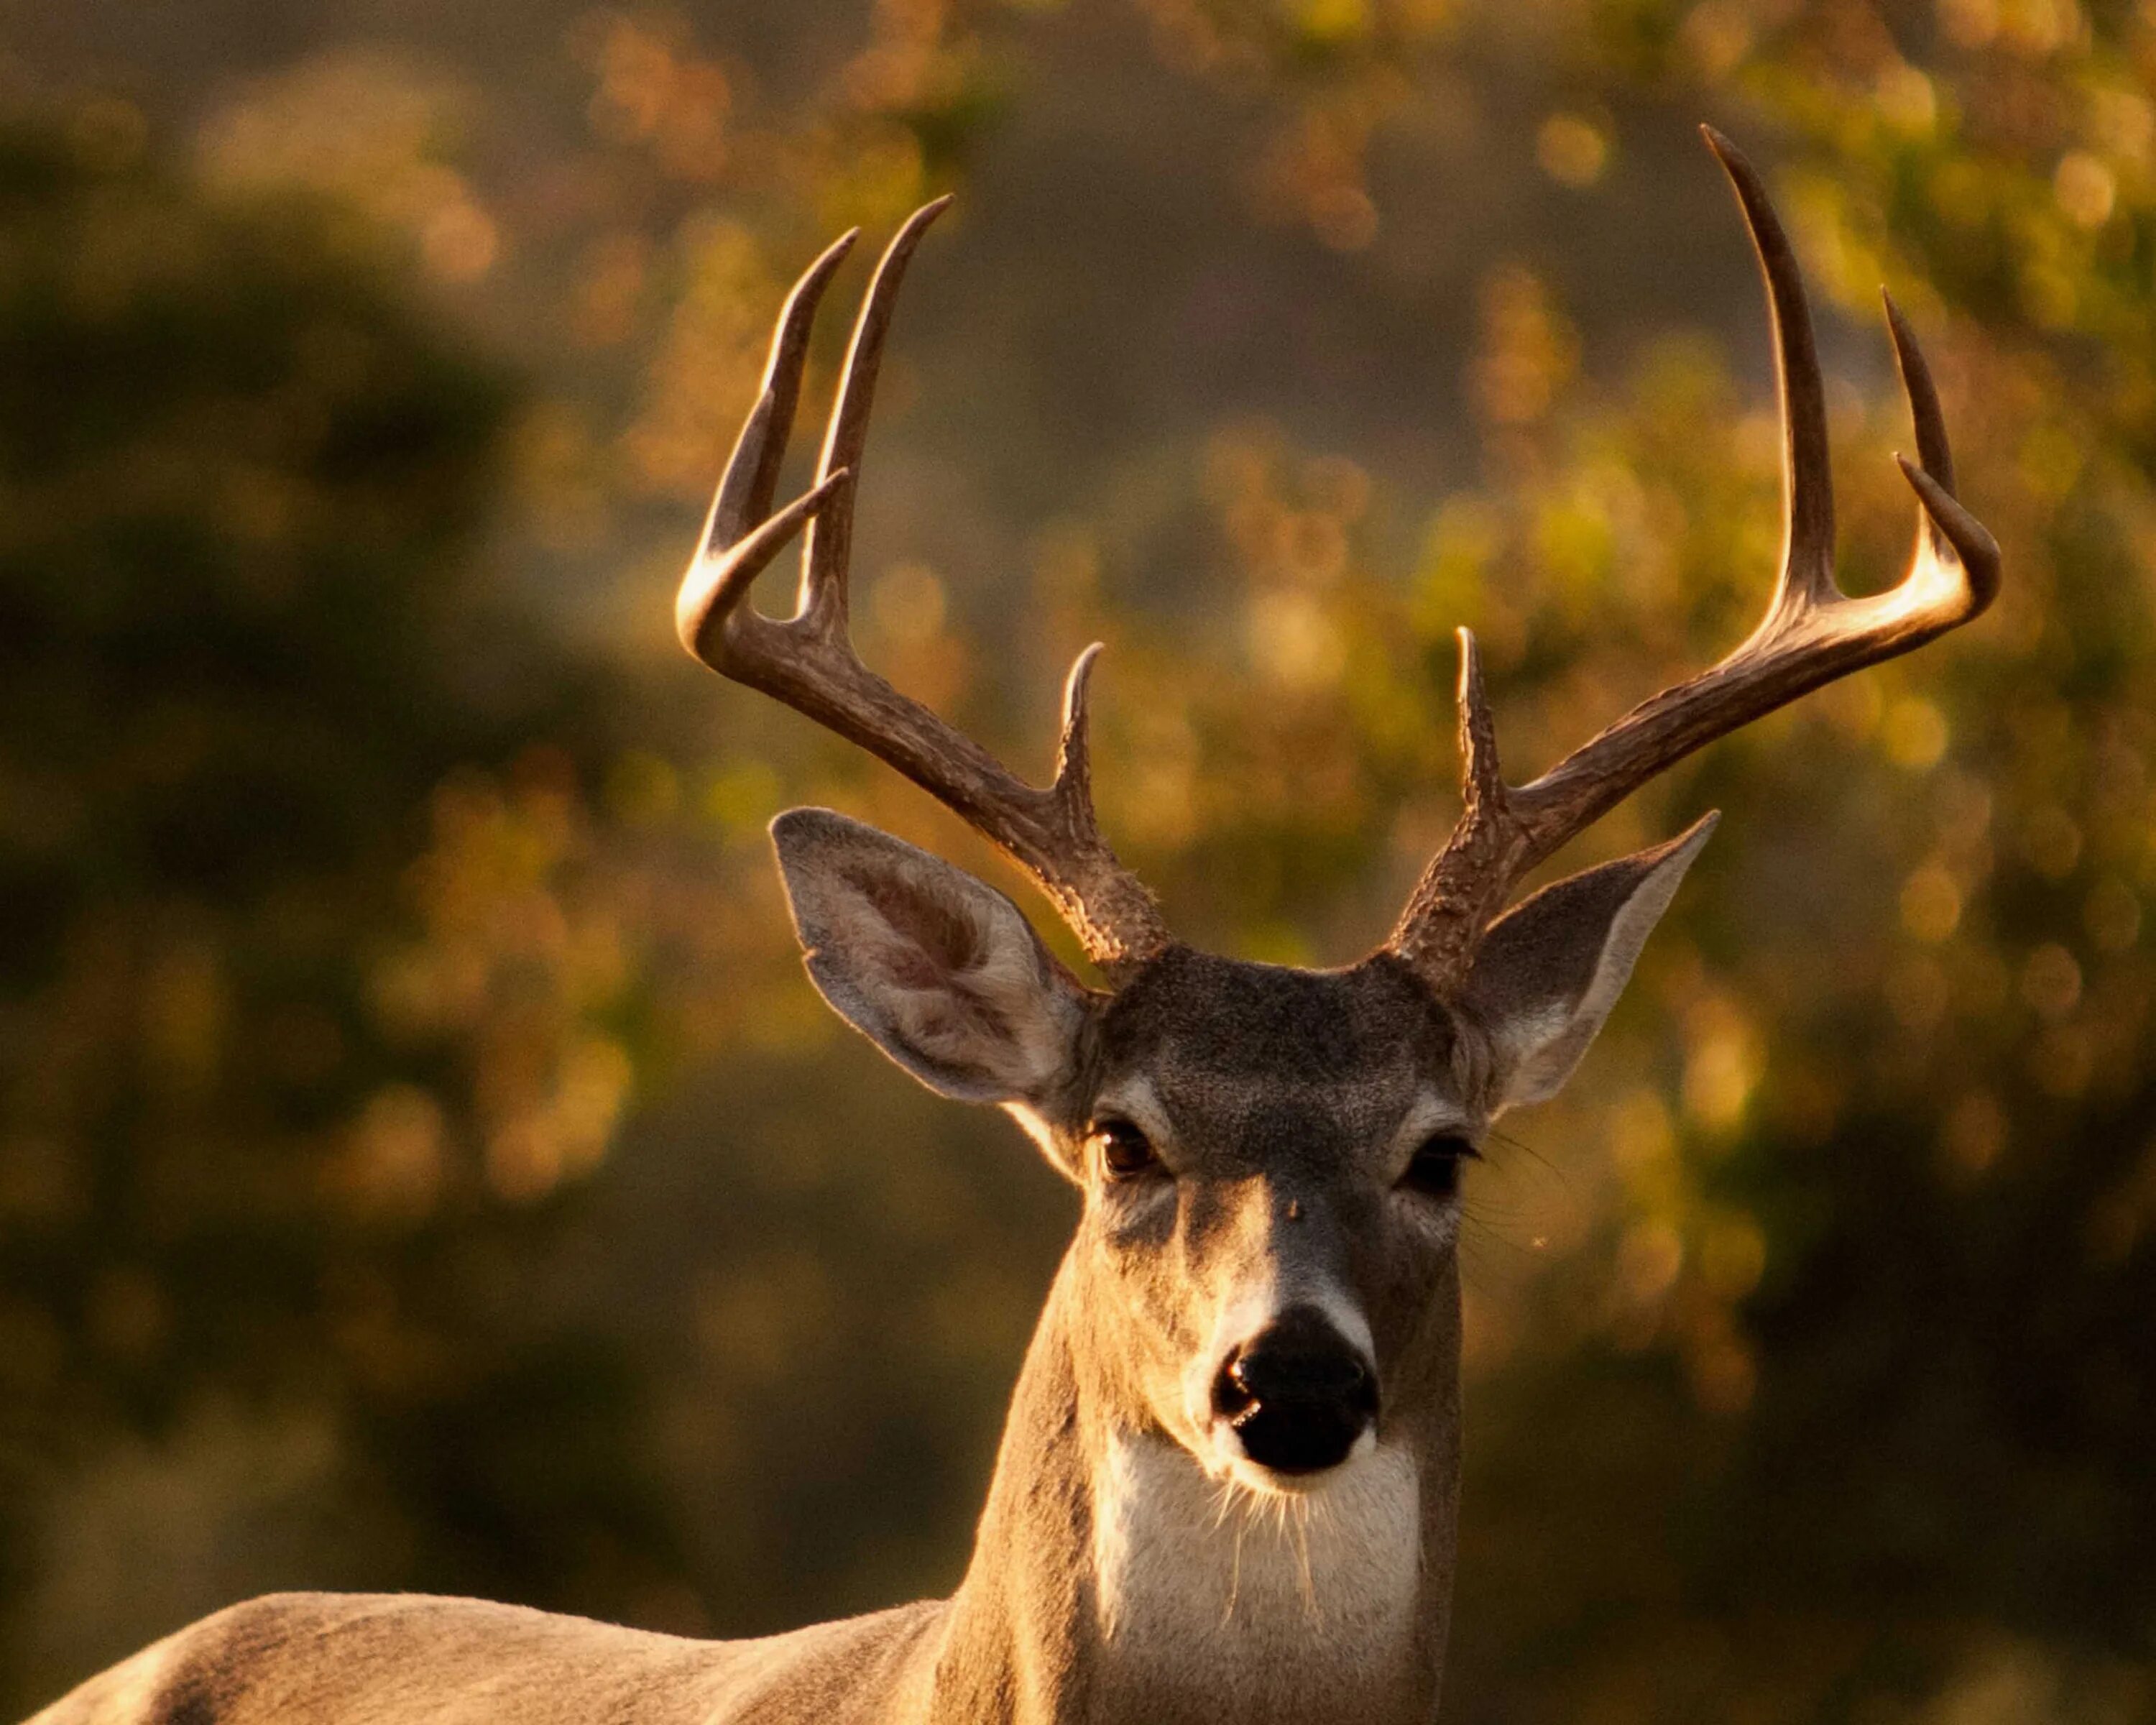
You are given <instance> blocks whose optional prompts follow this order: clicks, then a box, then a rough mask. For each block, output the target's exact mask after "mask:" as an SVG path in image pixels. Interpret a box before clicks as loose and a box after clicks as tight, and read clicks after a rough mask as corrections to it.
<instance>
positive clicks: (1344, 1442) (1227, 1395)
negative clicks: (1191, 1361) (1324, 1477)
mask: <svg viewBox="0 0 2156 1725" xmlns="http://www.w3.org/2000/svg"><path fill="white" fill-rule="evenodd" d="M1213 1411H1214V1414H1217V1415H1218V1416H1219V1418H1220V1419H1221V1420H1224V1421H1225V1422H1226V1423H1227V1425H1229V1428H1230V1429H1231V1430H1233V1431H1234V1432H1235V1436H1236V1438H1237V1439H1238V1440H1240V1443H1241V1445H1242V1448H1243V1453H1244V1454H1245V1455H1247V1456H1248V1457H1249V1458H1250V1460H1251V1461H1254V1462H1255V1463H1256V1464H1257V1465H1258V1466H1260V1467H1262V1468H1265V1469H1266V1470H1267V1471H1270V1472H1272V1473H1277V1474H1288V1475H1298V1474H1313V1473H1322V1472H1323V1471H1325V1470H1326V1469H1327V1468H1332V1467H1337V1466H1339V1465H1340V1464H1341V1463H1342V1462H1343V1461H1346V1460H1347V1457H1348V1455H1350V1454H1351V1453H1353V1450H1354V1448H1355V1445H1356V1444H1357V1442H1358V1440H1360V1439H1361V1438H1362V1436H1363V1433H1364V1432H1366V1431H1368V1430H1370V1429H1371V1428H1372V1427H1373V1426H1374V1425H1376V1423H1377V1419H1378V1374H1377V1371H1376V1369H1375V1368H1374V1367H1373V1365H1372V1364H1371V1363H1370V1361H1369V1360H1368V1358H1367V1357H1366V1356H1365V1355H1364V1353H1363V1350H1362V1349H1360V1348H1358V1347H1356V1346H1355V1345H1354V1343H1352V1342H1350V1341H1349V1340H1348V1339H1347V1337H1344V1336H1342V1334H1341V1333H1340V1332H1339V1331H1338V1330H1337V1329H1336V1328H1335V1327H1333V1325H1332V1322H1331V1321H1330V1320H1329V1319H1328V1318H1327V1317H1326V1316H1325V1314H1324V1313H1323V1312H1321V1311H1319V1310H1318V1309H1317V1307H1312V1306H1295V1307H1289V1308H1288V1309H1287V1310H1286V1311H1285V1312H1281V1314H1280V1316H1279V1317H1276V1318H1275V1319H1274V1320H1273V1321H1272V1322H1270V1323H1269V1324H1268V1325H1266V1326H1265V1328H1264V1329H1262V1330H1260V1331H1259V1332H1258V1333H1257V1334H1256V1335H1255V1336H1253V1337H1250V1340H1249V1341H1248V1342H1246V1343H1243V1344H1242V1345H1241V1346H1240V1347H1239V1348H1235V1350H1234V1352H1232V1353H1230V1354H1229V1356H1228V1358H1227V1360H1226V1361H1225V1363H1223V1365H1222V1366H1221V1368H1220V1370H1219V1374H1218V1375H1217V1376H1216V1377H1215V1378H1214V1383H1213Z"/></svg>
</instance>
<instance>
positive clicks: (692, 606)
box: [674, 198, 1168, 978]
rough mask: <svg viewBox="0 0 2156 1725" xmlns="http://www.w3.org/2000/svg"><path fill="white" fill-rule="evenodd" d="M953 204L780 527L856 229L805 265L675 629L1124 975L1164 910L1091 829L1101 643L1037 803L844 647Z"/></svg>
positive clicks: (914, 236) (876, 325)
mask: <svg viewBox="0 0 2156 1725" xmlns="http://www.w3.org/2000/svg"><path fill="white" fill-rule="evenodd" d="M949 202H950V199H949V198H938V199H937V201H936V202H935V203H931V204H928V205H927V206H925V207H924V208H921V209H918V210H916V211H915V212H914V213H913V214H912V216H911V218H908V220H907V221H906V225H905V226H904V227H902V228H900V229H899V230H898V233H897V234H896V237H895V238H894V239H892V240H891V244H890V246H889V248H888V249H886V250H885V253H884V254H883V259H882V261H881V262H880V263H879V264H877V265H876V272H875V280H873V281H871V282H870V285H869V291H868V297H867V298H866V300H864V301H863V302H862V305H861V311H860V319H859V321H857V322H856V323H855V326H854V336H853V341H852V345H851V346H850V347H849V348H848V350H847V353H846V366H845V372H844V376H843V377H842V378H841V380H840V382H839V393H838V399H837V401H836V403H834V406H833V408H832V409H831V418H830V423H829V428H828V429H827V430H826V431H825V434H824V452H823V456H822V459H820V460H819V463H818V464H817V469H816V480H815V483H814V485H813V486H812V487H811V488H810V489H809V490H808V491H806V492H804V493H803V495H800V496H798V497H797V498H795V499H794V500H793V502H791V503H789V504H788V505H787V506H785V507H784V508H783V509H782V510H779V511H778V512H777V513H775V514H774V513H773V511H772V499H773V494H774V492H775V491H776V490H777V489H778V470H779V465H780V464H781V463H782V462H783V460H784V459H785V455H786V443H787V438H788V434H790V432H791V431H792V429H793V410H794V408H795V406H796V404H797V403H798V401H799V399H800V395H801V374H802V372H803V368H804V367H805V366H806V364H807V362H808V331H809V326H810V325H811V324H812V323H813V322H814V319H815V316H816V306H817V303H818V301H819V300H821V299H822V298H823V296H824V289H825V287H826V286H828V285H829V282H830V280H831V276H832V275H833V274H834V272H835V271H836V270H837V269H838V267H839V263H840V261H841V260H842V259H844V257H845V255H846V254H847V253H848V252H849V251H850V250H851V249H853V244H854V241H855V239H856V238H857V237H858V230H856V231H855V233H850V234H846V235H844V237H843V238H841V239H839V241H838V242H837V243H836V244H834V245H833V246H832V247H831V248H830V249H829V250H828V251H826V252H825V253H824V254H823V256H821V257H820V258H819V259H816V261H815V262H814V264H810V265H809V266H808V270H807V272H806V273H805V274H804V275H803V276H802V278H801V280H800V281H799V282H798V283H797V284H796V285H795V286H794V289H793V293H792V294H790V295H788V297H787V300H786V305H785V307H784V309H783V310H782V311H780V313H779V316H778V328H777V330H776V331H774V332H773V336H772V341H771V357H770V359H769V361H768V362H767V363H766V365H765V367H764V374H763V393H762V396H761V397H760V398H759V399H758V400H757V403H756V406H755V407H754V408H752V409H751V410H750V413H749V416H748V419H747V423H746V424H744V425H743V426H742V434H741V439H740V441H739V442H738V443H737V444H735V445H734V452H733V454H732V457H731V459H729V460H728V461H727V463H726V475H725V476H724V477H723V478H722V479H721V480H720V481H719V489H718V495H716V497H715V498H714V499H713V500H712V503H711V516H710V518H709V519H708V520H707V521H706V523H705V526H704V536H703V542H702V544H701V547H699V549H698V551H697V552H696V557H695V558H694V559H693V560H691V562H690V565H689V570H688V573H687V574H686V575H685V576H684V577H683V578H682V581H681V591H680V596H679V597H678V598H676V600H675V607H674V621H675V628H676V629H677V630H678V631H679V632H680V637H681V644H682V645H683V646H685V647H686V648H687V649H689V651H690V653H692V654H694V655H696V657H697V658H698V659H700V660H702V661H703V662H704V663H705V664H706V665H709V666H711V669H712V670H716V671H718V672H720V673H721V675H726V676H729V677H731V678H732V679H734V680H736V681H737V682H741V683H746V684H747V685H749V686H750V687H751V688H752V689H758V690H761V691H762V692H763V693H765V694H766V695H769V696H774V697H775V698H777V699H778V700H779V701H783V702H785V703H786V705H787V706H791V707H793V708H795V709H797V710H798V711H801V712H803V713H805V714H806V715H808V717H810V718H812V719H814V720H815V721H817V722H818V723H819V724H821V725H824V726H828V727H829V728H830V729H831V730H833V731H835V732H838V733H839V735H840V736H841V737H845V738H846V739H848V740H849V741H850V742H855V743H858V744H860V747H863V748H865V749H866V750H868V751H869V752H870V753H871V754H873V755H875V756H877V757H880V759H882V760H884V761H886V762H889V763H890V764H891V766H893V767H896V768H897V769H898V770H899V771H900V772H901V773H904V774H905V775H906V777H907V778H910V779H911V780H912V781H913V782H914V783H916V784H917V785H919V786H920V787H921V788H922V789H923V790H925V791H927V793H929V794H930V795H931V796H933V797H935V798H937V800H939V801H940V802H942V803H944V804H945V805H947V807H948V808H950V809H952V810H953V811H954V812H956V813H957V814H960V815H962V816H963V817H964V819H966V820H967V821H968V823H969V824H972V825H973V827H974V828H975V829H977V830H978V831H979V832H980V833H982V834H984V835H985V836H986V837H988V839H992V840H993V841H994V842H995V843H996V844H997V845H999V846H1001V847H1002V849H1003V850H1004V851H1005V852H1006V853H1008V854H1009V855H1010V857H1011V858H1012V859H1013V860H1014V861H1016V862H1017V863H1018V864H1019V866H1020V867H1022V868H1024V870H1026V871H1027V872H1028V873H1029V874H1030V875H1032V876H1033V877H1034V880H1036V881H1038V882H1039V885H1040V887H1041V890H1042V891H1045V893H1046V894H1047V895H1048V896H1049V898H1050V900H1051V901H1053V902H1054V904H1055V907H1056V909H1057V910H1058V911H1060V913H1061V914H1062V916H1063V917H1064V919H1065V921H1066V922H1069V923H1070V927H1072V929H1073V930H1075V932H1076V933H1077V936H1078V938H1079V940H1080V941H1081V942H1082V943H1083V944H1084V946H1085V948H1086V953H1087V955H1088V956H1089V957H1091V958H1092V960H1093V961H1094V963H1096V964H1098V965H1100V966H1101V968H1102V969H1103V970H1105V971H1106V972H1107V973H1109V974H1110V976H1111V977H1115V978H1120V977H1122V976H1123V975H1126V974H1127V973H1129V972H1130V971H1132V969H1135V968H1137V966H1138V965H1139V964H1141V963H1143V962H1144V961H1145V960H1146V959H1147V958H1149V957H1152V955H1153V954H1155V953H1156V952H1159V951H1160V950H1161V949H1162V948H1163V947H1165V946H1166V945H1167V944H1168V931H1167V928H1166V927H1165V925H1164V924H1163V922H1162V920H1161V915H1160V908H1159V906H1158V904H1157V903H1156V902H1155V901H1154V899H1153V896H1152V894H1151V893H1150V892H1148V891H1147V890H1146V888H1145V887H1144V886H1143V885H1142V883H1141V882H1140V881H1139V880H1137V877H1136V876H1135V875H1132V874H1131V873H1130V871H1129V870H1127V869H1125V868H1124V867H1123V866H1122V864H1120V863H1118V862H1117V861H1116V856H1115V853H1114V852H1113V851H1111V850H1109V848H1108V845H1107V842H1106V840H1105V839H1102V838H1101V830H1100V827H1099V825H1098V824H1097V822H1096V819H1095V818H1094V814H1093V794H1092V778H1091V762H1090V757H1089V754H1088V752H1087V747H1086V714H1087V702H1086V689H1087V684H1088V682H1089V680H1090V679H1091V675H1092V670H1093V661H1094V660H1095V658H1096V656H1097V655H1099V653H1100V651H1101V648H1100V644H1098V643H1097V642H1096V643H1095V644H1093V645H1092V646H1091V647H1088V648H1087V649H1086V650H1085V651H1084V652H1083V653H1081V654H1080V655H1078V660H1077V663H1076V664H1075V665H1072V666H1071V668H1070V680H1069V681H1068V682H1067V683H1066V684H1065V687H1064V693H1063V735H1062V742H1061V745H1060V748H1059V749H1058V751H1057V754H1056V762H1055V781H1054V783H1051V784H1050V786H1049V787H1048V788H1046V789H1045V790H1043V789H1039V788H1035V787H1034V786H1032V785H1029V784H1028V783H1025V782H1024V780H1023V779H1020V778H1018V777H1017V776H1016V775H1014V773H1011V772H1010V771H1009V769H1007V768H1004V766H1002V765H1001V764H1000V763H999V762H997V761H996V759H995V758H994V757H993V756H991V755H990V754H989V753H988V752H987V751H986V750H985V749H983V748H982V747H981V746H980V745H979V744H978V743H977V742H973V739H972V738H970V737H967V736H965V735H964V734H963V733H962V732H958V731H956V730H954V729H952V727H951V726H948V725H946V724H945V723H944V722H943V721H942V720H941V719H939V718H937V716H935V715H934V714H933V713H932V712H930V711H928V709H927V707H925V706H921V703H920V702H918V701H914V700H911V699H910V698H909V697H907V696H904V695H901V694H900V693H899V692H898V691H897V690H896V689H894V688H892V687H891V685H890V684H889V683H887V682H885V680H883V679H882V678H881V677H880V676H878V675H876V674H875V672H874V671H871V670H869V669H868V667H867V666H865V665H863V664H862V663H861V661H860V659H859V657H858V656H856V655H855V652H854V649H853V644H852V642H851V641H850V639H849V638H848V635H847V632H846V611H847V595H846V578H847V562H848V556H849V553H850V551H851V548H852V542H853V520H854V490H855V482H856V478H857V475H859V473H860V461H861V450H862V448H863V446H864V444H865V443H866V442H867V439H868V421H869V406H870V400H871V398H873V396H874V394H875V378H876V368H877V366H878V364H879V362H880V360H881V358H882V355H883V344H884V336H885V333H886V332H887V331H889V329H890V326H891V306H892V303H893V301H894V300H896V297H897V294H898V285H899V281H900V279H901V277H902V276H903V275H904V274H905V272H906V263H907V261H908V259H911V257H912V255H913V251H914V248H915V247H916V245H918V244H920V240H921V234H922V233H923V232H924V231H925V230H926V229H927V226H928V224H929V223H931V222H932V221H933V220H934V219H935V218H937V215H939V214H940V213H942V210H943V208H944V206H945V205H947V203H949ZM804 525H805V526H806V527H807V530H808V531H807V535H806V538H805V541H804V543H803V548H802V559H801V597H800V603H799V604H798V607H797V608H796V609H795V612H794V614H793V616H792V617H790V618H788V619H784V620H783V621H781V620H779V619H774V618H769V617H766V616H763V615H762V614H760V613H758V612H757V609H756V608H755V607H753V606H752V605H750V604H748V603H746V601H747V597H748V590H749V588H750V587H751V586H752V584H753V583H755V580H756V578H757V576H758V575H760V574H762V572H763V571H764V569H765V568H766V567H767V566H768V565H769V563H770V562H771V561H772V559H773V557H777V556H778V552H779V551H780V549H781V548H782V547H783V546H784V545H785V544H786V542H788V540H790V539H791V538H793V536H794V535H795V533H797V532H798V531H801V530H802V528H803V526H804Z"/></svg>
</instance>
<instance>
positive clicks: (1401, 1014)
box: [1094, 947, 1482, 1161]
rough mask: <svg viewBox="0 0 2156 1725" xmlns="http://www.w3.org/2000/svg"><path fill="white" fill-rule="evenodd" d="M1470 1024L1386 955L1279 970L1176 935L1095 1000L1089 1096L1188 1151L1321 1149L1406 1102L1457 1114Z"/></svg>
mask: <svg viewBox="0 0 2156 1725" xmlns="http://www.w3.org/2000/svg"><path fill="white" fill-rule="evenodd" d="M1478 1040H1479V1039H1478V1038H1477V1036H1476V1034H1475V1032H1474V1030H1473V1028H1472V1027H1471V1025H1469V1024H1466V1023H1465V1022H1464V1021H1462V1020H1461V1019H1460V1018H1458V1017H1457V1016H1456V1015H1455V1014H1454V1013H1452V1012H1451V1011H1450V1009H1448V1008H1446V1007H1445V1005H1444V1004H1443V1003H1441V1002H1440V1001H1439V1000H1438V999H1436V998H1435V996H1433V995H1432V994H1431V993H1430V991H1429V989H1428V988H1425V987H1424V985H1423V984H1422V983H1421V982H1420V981H1419V979H1417V978H1415V977H1414V975H1413V973H1410V972H1409V970H1408V969H1407V968H1406V967H1405V966H1404V965H1402V964H1400V963H1398V962H1397V961H1394V960H1391V959H1389V958H1386V957H1378V958H1376V959H1372V960H1366V961H1365V962H1364V963H1361V964H1358V965H1355V966H1353V967H1351V968H1347V969H1345V970H1331V971H1312V970H1295V969H1290V968H1285V967H1282V966H1279V965H1270V964H1257V963H1249V962H1247V961H1245V960H1240V959H1233V958H1222V957H1214V956H1213V955H1211V954H1209V953H1204V952H1195V951H1193V950H1191V949H1189V948H1187V947H1177V948H1174V949H1172V950H1171V951H1170V952H1168V953H1166V954H1163V956H1162V957H1160V958H1158V959H1157V960H1155V961H1154V962H1153V963H1152V964H1150V965H1148V966H1147V968H1146V969H1145V970H1144V971H1142V973H1140V974H1139V975H1138V976H1137V978H1135V979H1134V980H1133V981H1132V982H1131V983H1129V984H1128V985H1127V987H1126V988H1123V990H1122V992H1121V993H1119V994H1117V995H1116V997H1115V999H1114V1000H1113V1001H1112V1002H1111V1003H1110V1004H1109V1005H1108V1006H1107V1007H1106V1009H1105V1010H1104V1011H1103V1013H1102V1014H1101V1021H1100V1024H1099V1028H1098V1044H1097V1052H1098V1058H1097V1061H1096V1068H1095V1070H1096V1073H1097V1074H1098V1082H1097V1085H1096V1089H1095V1092H1094V1101H1095V1106H1096V1111H1110V1110H1113V1109H1117V1108H1120V1109H1121V1110H1122V1111H1127V1112H1128V1113H1130V1114H1131V1115H1132V1116H1133V1117H1136V1118H1137V1121H1138V1123H1139V1124H1140V1125H1142V1126H1145V1127H1148V1128H1149V1129H1150V1130H1152V1131H1154V1132H1165V1133H1168V1134H1170V1135H1172V1136H1173V1137H1174V1138H1175V1139H1176V1140H1177V1141H1178V1142H1180V1143H1182V1144H1183V1145H1184V1146H1185V1147H1187V1148H1189V1149H1191V1150H1194V1151H1196V1150H1214V1151H1220V1152H1224V1153H1231V1154H1235V1155H1238V1156H1247V1157H1254V1158H1260V1159H1265V1160H1273V1159H1276V1158H1280V1157H1290V1158H1292V1157H1296V1156H1298V1155H1300V1156H1307V1157H1313V1158H1319V1159H1320V1160H1327V1161H1329V1160H1332V1159H1337V1158H1338V1157H1340V1156H1341V1155H1342V1154H1345V1153H1350V1152H1353V1151H1354V1150H1357V1149H1362V1148H1368V1147H1379V1148H1382V1147H1384V1146H1385V1145H1386V1144H1388V1143H1389V1141H1390V1139H1391V1137H1393V1136H1394V1134H1395V1132H1397V1131H1398V1130H1399V1127H1400V1125H1401V1123H1402V1122H1403V1120H1404V1119H1407V1118H1409V1117H1411V1116H1412V1117H1425V1116H1432V1115H1435V1114H1437V1113H1442V1112H1445V1111H1447V1110H1448V1109H1449V1110H1450V1111H1451V1112H1452V1113H1454V1114H1455V1115H1456V1116H1457V1117H1459V1118H1460V1119H1462V1120H1465V1119H1467V1118H1470V1117H1472V1115H1473V1113H1474V1112H1475V1110H1476V1105H1477V1101H1478V1098H1477V1096H1476V1087H1477V1080H1478V1076H1479V1068H1480V1067H1481V1064H1482V1062H1481V1060H1478V1058H1477V1057H1476V1045H1477V1043H1478ZM1148 1116H1149V1117H1150V1118H1148Z"/></svg>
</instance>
